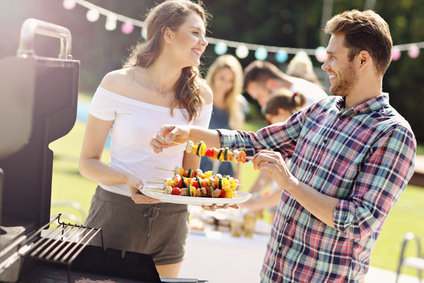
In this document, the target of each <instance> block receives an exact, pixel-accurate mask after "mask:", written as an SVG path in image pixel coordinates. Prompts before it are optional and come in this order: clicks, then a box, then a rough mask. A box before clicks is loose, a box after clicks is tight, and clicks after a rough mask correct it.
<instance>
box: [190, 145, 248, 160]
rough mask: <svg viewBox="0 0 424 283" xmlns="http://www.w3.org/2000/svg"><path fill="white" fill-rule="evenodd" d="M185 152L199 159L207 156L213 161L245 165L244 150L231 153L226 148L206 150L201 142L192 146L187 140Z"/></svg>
mask: <svg viewBox="0 0 424 283" xmlns="http://www.w3.org/2000/svg"><path fill="white" fill-rule="evenodd" d="M186 152H188V153H190V152H192V153H194V154H196V155H197V156H199V157H203V156H207V157H209V158H211V159H213V160H220V161H229V162H241V163H246V153H245V152H244V150H240V151H239V150H237V149H236V150H234V151H231V150H229V149H228V148H227V147H225V148H220V149H217V148H215V147H212V148H207V146H206V144H205V143H204V142H203V141H200V142H199V143H198V144H194V143H193V142H192V141H190V140H189V141H188V142H187V145H186Z"/></svg>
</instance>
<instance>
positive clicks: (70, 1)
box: [63, 0, 77, 10]
mask: <svg viewBox="0 0 424 283" xmlns="http://www.w3.org/2000/svg"><path fill="white" fill-rule="evenodd" d="M76 5H77V3H76V2H75V0H63V8H65V9H66V10H72V9H73V8H75V6H76Z"/></svg>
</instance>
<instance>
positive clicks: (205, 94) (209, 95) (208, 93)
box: [200, 80, 213, 105]
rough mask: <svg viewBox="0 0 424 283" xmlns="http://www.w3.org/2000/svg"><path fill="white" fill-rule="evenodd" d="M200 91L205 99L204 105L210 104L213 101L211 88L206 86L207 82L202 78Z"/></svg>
mask: <svg viewBox="0 0 424 283" xmlns="http://www.w3.org/2000/svg"><path fill="white" fill-rule="evenodd" d="M200 92H201V95H202V97H203V99H204V100H205V104H206V105H208V104H211V103H212V102H213V93H212V89H211V88H210V87H209V86H208V84H207V83H206V81H204V80H202V84H201V86H200Z"/></svg>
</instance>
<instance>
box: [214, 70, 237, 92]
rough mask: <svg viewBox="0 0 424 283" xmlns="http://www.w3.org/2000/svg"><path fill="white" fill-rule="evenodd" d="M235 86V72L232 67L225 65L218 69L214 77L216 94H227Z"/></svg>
mask: <svg viewBox="0 0 424 283" xmlns="http://www.w3.org/2000/svg"><path fill="white" fill-rule="evenodd" d="M233 87H234V73H233V71H231V69H230V68H228V67H224V68H221V69H219V70H217V71H216V73H215V76H214V78H213V85H212V89H213V91H214V95H226V94H227V93H229V92H230V91H231V90H232V89H233Z"/></svg>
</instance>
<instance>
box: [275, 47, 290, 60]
mask: <svg viewBox="0 0 424 283" xmlns="http://www.w3.org/2000/svg"><path fill="white" fill-rule="evenodd" d="M288 58H289V55H288V54H287V52H286V51H285V50H279V51H277V53H275V60H277V62H278V63H284V62H286V61H287V59H288Z"/></svg>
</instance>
